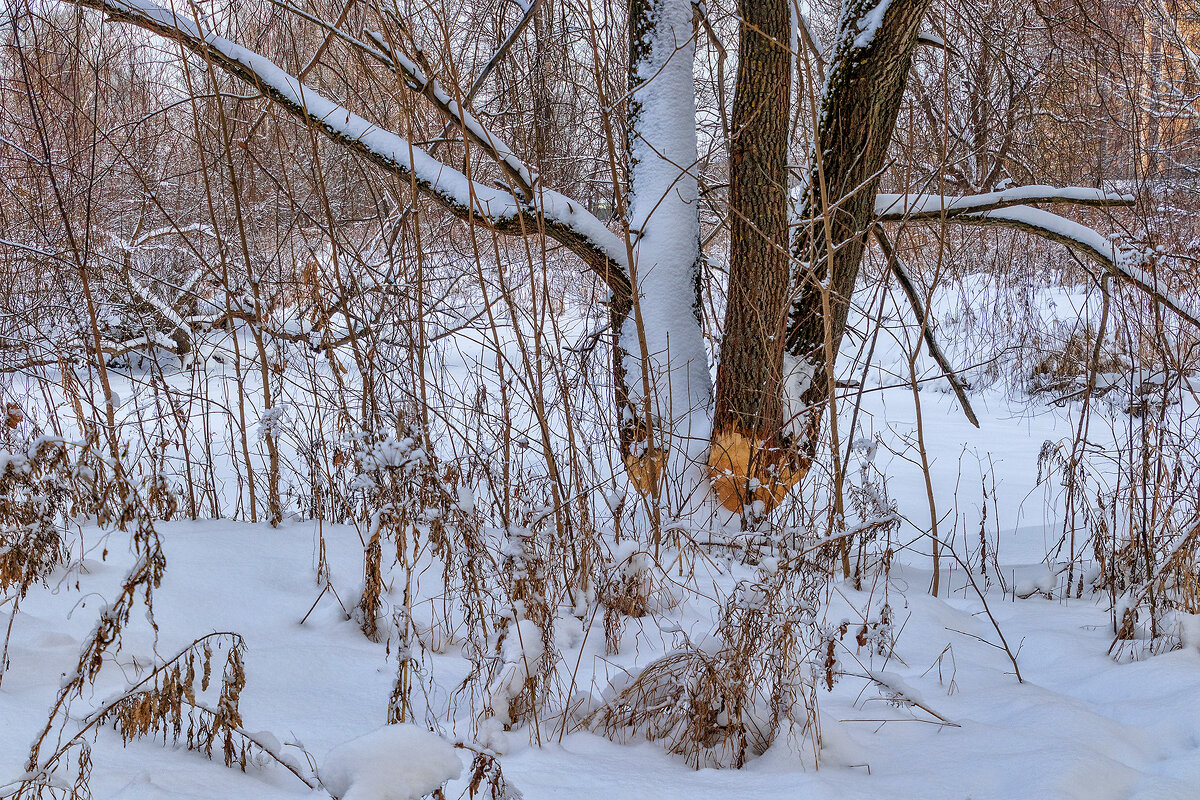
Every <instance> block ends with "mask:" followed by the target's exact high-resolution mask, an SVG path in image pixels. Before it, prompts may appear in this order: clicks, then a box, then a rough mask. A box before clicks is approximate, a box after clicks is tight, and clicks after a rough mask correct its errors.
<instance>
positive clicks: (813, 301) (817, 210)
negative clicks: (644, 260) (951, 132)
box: [784, 0, 929, 462]
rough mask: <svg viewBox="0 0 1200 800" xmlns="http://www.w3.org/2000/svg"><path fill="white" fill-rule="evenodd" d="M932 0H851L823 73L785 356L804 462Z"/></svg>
mask: <svg viewBox="0 0 1200 800" xmlns="http://www.w3.org/2000/svg"><path fill="white" fill-rule="evenodd" d="M928 8H929V0H890V2H889V0H850V2H848V3H847V5H846V7H845V9H844V11H843V16H842V21H841V24H840V26H839V31H838V43H837V45H836V50H835V53H834V57H833V60H832V64H831V67H830V74H829V76H828V79H827V81H826V85H827V89H826V92H825V96H824V98H823V100H822V105H821V110H820V115H819V118H818V126H817V132H816V149H815V151H814V153H813V154H812V161H811V164H810V166H809V173H808V187H807V191H806V193H805V200H804V203H803V207H802V210H801V214H800V219H801V225H800V227H799V229H798V231H797V234H796V238H795V241H794V242H793V253H794V255H795V258H796V274H795V277H794V281H793V285H794V289H793V294H794V299H793V301H792V307H791V310H790V313H789V317H788V325H787V338H786V352H787V354H788V358H785V364H786V367H785V375H784V383H785V390H784V394H785V403H784V405H785V409H784V415H785V420H784V423H785V426H788V427H789V428H790V434H791V436H792V442H791V444H792V446H793V447H794V448H796V451H797V453H798V454H799V457H800V458H801V459H802V460H803V461H805V462H807V461H809V460H811V458H812V455H813V453H814V452H815V448H816V444H817V440H818V436H819V433H820V426H821V418H822V416H823V415H824V410H825V408H826V405H827V403H828V401H829V397H830V392H831V387H832V376H831V375H830V374H829V367H830V366H831V365H832V364H833V362H834V360H835V358H836V355H837V351H838V347H839V345H840V344H841V340H842V335H843V333H844V332H845V329H846V316H847V313H848V311H849V308H850V295H851V293H852V292H853V291H854V284H855V281H856V280H857V278H858V270H859V265H860V263H861V262H862V256H863V252H864V249H865V246H866V238H867V235H868V233H869V232H870V229H871V223H872V220H873V217H874V206H875V195H876V192H877V191H878V188H879V179H880V176H881V174H882V172H883V169H884V167H885V159H886V156H887V149H888V145H889V143H890V141H891V138H892V133H893V131H894V130H895V127H896V117H897V115H898V114H899V111H900V101H901V97H902V96H903V94H904V89H905V86H906V84H907V80H908V72H909V69H910V68H911V66H912V56H913V50H914V49H915V47H916V44H917V36H918V34H919V33H920V27H921V21H922V19H923V17H924V16H925V12H926V10H927V9H928Z"/></svg>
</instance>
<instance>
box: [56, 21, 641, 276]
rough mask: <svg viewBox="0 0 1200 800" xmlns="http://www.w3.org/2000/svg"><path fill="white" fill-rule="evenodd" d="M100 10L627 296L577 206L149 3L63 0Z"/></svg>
mask: <svg viewBox="0 0 1200 800" xmlns="http://www.w3.org/2000/svg"><path fill="white" fill-rule="evenodd" d="M69 2H71V3H73V4H75V5H80V6H86V7H88V8H94V9H97V10H100V11H104V12H106V13H107V14H108V16H109V17H110V18H112V19H114V20H116V21H120V22H128V23H131V24H133V25H136V26H138V27H140V28H144V29H145V30H148V31H151V32H152V33H155V34H158V35H159V36H162V37H163V38H165V39H169V40H171V41H174V42H177V43H178V44H180V45H182V46H183V47H184V48H186V49H187V50H190V51H191V52H193V53H195V54H196V55H199V56H201V57H203V58H204V59H205V60H206V61H208V62H209V63H211V64H213V65H215V66H217V67H219V68H221V69H222V70H224V71H225V72H228V73H229V74H231V75H234V76H235V77H237V78H239V79H241V80H243V81H245V82H246V83H248V84H250V85H251V86H254V87H256V88H257V89H258V90H259V91H261V92H262V93H263V94H264V95H266V96H267V97H269V98H270V99H271V100H273V101H275V102H276V103H277V104H279V105H280V106H282V107H283V108H285V109H286V110H287V111H288V112H290V113H291V114H292V115H293V116H295V117H297V118H299V119H300V120H302V121H303V122H305V123H306V124H308V125H312V126H314V127H315V128H317V129H319V130H320V131H322V132H323V133H324V134H325V135H326V136H328V137H329V138H330V139H332V140H334V141H335V142H337V143H338V144H340V145H342V146H344V147H346V148H347V149H350V150H353V151H355V152H357V153H359V154H361V155H363V156H365V157H366V158H367V159H369V160H370V161H372V162H374V163H375V164H377V165H378V166H380V167H382V168H383V169H385V170H387V171H388V172H391V173H392V174H394V175H397V176H399V177H401V178H403V179H405V180H411V181H412V182H413V183H414V184H415V185H416V186H417V188H418V189H420V190H421V191H422V192H423V193H425V194H426V195H427V196H429V197H430V198H432V199H433V200H435V201H436V202H438V203H439V204H440V205H442V206H443V207H444V208H446V209H447V210H449V211H450V212H452V213H453V214H455V215H457V216H459V217H462V218H464V219H468V220H471V221H473V222H477V223H479V224H482V225H484V226H485V227H487V228H489V229H490V230H493V231H495V232H497V233H503V234H510V235H521V236H527V235H529V234H531V233H534V232H543V233H545V235H547V236H549V237H550V238H552V239H554V240H555V241H557V242H559V243H561V244H562V245H564V246H565V247H567V248H568V249H569V250H571V251H572V252H573V253H575V254H576V255H578V256H579V257H580V258H581V259H583V261H584V262H585V263H587V264H588V266H589V267H591V269H592V270H593V271H594V272H596V273H597V274H598V275H600V277H601V278H603V279H604V280H605V282H606V283H607V284H608V286H609V288H610V289H612V290H613V292H614V294H615V295H617V296H622V295H624V296H627V295H628V294H629V291H630V290H629V278H628V271H627V269H626V264H625V262H626V260H627V255H626V248H625V244H624V242H623V241H622V240H621V238H620V237H618V236H617V235H616V234H614V233H613V232H612V231H610V230H608V228H607V227H605V226H604V223H602V222H601V221H600V220H599V219H597V218H596V217H595V215H593V214H591V213H589V212H588V211H587V210H586V209H585V208H583V207H582V206H581V205H580V204H579V203H577V202H575V201H573V200H570V199H568V198H567V197H565V196H563V195H561V194H558V193H557V192H553V191H549V190H545V189H540V188H539V190H538V192H537V193H536V196H534V197H528V198H517V197H515V196H514V195H513V194H512V193H511V192H508V191H504V190H501V189H497V188H495V187H492V186H488V185H486V184H482V183H479V182H477V181H473V180H471V179H470V178H468V177H467V176H466V175H464V174H463V173H462V172H460V171H458V170H456V169H453V168H452V167H450V166H448V165H446V164H443V163H442V162H440V161H438V160H437V159H435V158H433V157H432V156H430V155H429V154H428V153H426V152H425V151H424V150H421V149H420V148H418V147H416V146H414V145H413V144H411V143H410V142H408V141H407V140H406V139H403V138H401V137H400V136H398V135H396V134H394V133H392V132H390V131H386V130H383V129H381V128H379V127H377V126H375V125H374V124H372V123H370V122H368V121H367V120H365V119H363V118H362V117H360V116H358V115H357V114H354V113H353V112H351V111H349V110H348V109H346V108H345V107H343V106H341V105H339V104H337V103H335V102H333V101H332V100H329V99H328V98H326V97H325V96H324V95H322V94H320V93H319V92H317V91H316V90H314V89H312V88H311V87H309V86H306V85H305V84H304V83H302V82H300V81H298V80H297V79H296V78H295V77H293V76H292V75H289V74H288V73H287V72H285V71H284V70H282V69H281V68H280V67H278V66H277V65H276V64H275V63H274V62H272V61H270V60H269V59H267V58H265V57H264V56H261V55H259V54H258V53H255V52H253V51H251V50H248V49H246V48H243V47H241V46H239V45H237V44H234V43H233V42H231V41H229V40H227V39H224V38H222V37H220V36H218V35H217V34H215V33H213V32H212V31H210V30H207V29H205V28H202V27H201V26H200V25H199V24H198V23H196V22H195V21H193V20H191V19H188V18H187V17H184V16H181V15H179V14H177V13H176V12H175V11H174V10H172V9H168V8H163V7H162V6H159V5H156V4H155V3H152V2H149V0H69Z"/></svg>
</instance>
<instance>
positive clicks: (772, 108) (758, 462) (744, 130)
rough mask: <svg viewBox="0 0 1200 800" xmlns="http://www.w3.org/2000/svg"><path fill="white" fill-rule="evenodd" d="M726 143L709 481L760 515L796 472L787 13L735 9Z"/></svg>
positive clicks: (733, 505)
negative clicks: (788, 380)
mask: <svg viewBox="0 0 1200 800" xmlns="http://www.w3.org/2000/svg"><path fill="white" fill-rule="evenodd" d="M738 8H739V11H740V14H741V17H742V19H741V29H740V33H739V41H738V70H737V88H736V93H735V94H734V100H733V116H732V120H731V128H732V130H731V132H730V134H731V138H730V143H729V212H730V215H729V216H730V247H729V293H728V305H727V306H726V310H725V328H724V338H723V339H722V342H721V360H720V365H719V366H718V368H717V386H716V407H715V409H714V415H713V436H712V448H711V450H710V452H709V461H708V463H709V477H710V479H711V481H712V485H713V490H714V492H715V493H716V495H717V497H718V499H719V500H720V501H721V503H722V504H723V505H724V506H725V507H726V508H728V509H730V510H735V511H736V510H740V509H742V508H743V507H745V506H747V505H749V504H750V503H752V502H754V501H758V502H761V503H762V504H763V508H762V510H763V511H769V510H770V509H771V508H772V507H774V505H775V504H776V503H777V502H778V501H779V500H780V499H782V497H783V495H784V494H785V493H786V492H787V489H788V488H789V487H790V486H791V484H792V483H793V482H794V481H793V475H796V471H795V469H794V468H793V465H792V464H791V458H790V456H789V451H788V450H787V448H786V447H784V446H783V444H784V443H783V442H782V441H781V431H782V426H783V409H782V402H781V379H782V374H781V373H782V367H783V344H784V340H783V333H784V324H785V321H786V318H787V309H788V297H789V291H790V288H791V286H790V283H791V279H790V261H791V259H790V254H789V248H788V228H787V224H788V215H787V212H788V197H787V184H788V171H787V150H788V147H787V146H788V122H789V109H790V106H791V97H790V94H791V92H790V89H791V65H792V54H791V50H790V47H789V40H790V37H791V7H790V3H789V2H788V0H740V2H739V4H738Z"/></svg>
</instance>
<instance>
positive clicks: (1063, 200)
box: [875, 186, 1135, 222]
mask: <svg viewBox="0 0 1200 800" xmlns="http://www.w3.org/2000/svg"><path fill="white" fill-rule="evenodd" d="M1134 202H1135V199H1134V197H1133V195H1130V194H1116V193H1113V192H1105V191H1103V190H1101V189H1091V188H1087V187H1082V186H1068V187H1065V188H1058V187H1054V186H1019V187H1016V188H1014V189H1004V190H1003V191H999V192H986V193H984V194H969V195H957V196H955V195H939V194H883V193H880V194H878V195H876V196H875V218H876V220H877V221H878V222H905V221H911V222H916V221H920V220H939V219H947V218H953V217H958V216H961V215H963V214H981V213H983V212H985V211H995V210H997V209H1001V208H1011V207H1013V206H1024V205H1030V204H1033V203H1057V204H1069V205H1074V206H1093V207H1099V208H1112V207H1126V206H1132V205H1133V204H1134Z"/></svg>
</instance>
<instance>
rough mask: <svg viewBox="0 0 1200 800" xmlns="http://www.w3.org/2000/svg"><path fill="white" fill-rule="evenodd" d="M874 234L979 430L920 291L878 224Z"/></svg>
mask: <svg viewBox="0 0 1200 800" xmlns="http://www.w3.org/2000/svg"><path fill="white" fill-rule="evenodd" d="M873 232H874V234H875V239H876V241H878V242H879V247H880V249H881V250H883V255H884V257H885V258H886V259H887V263H888V269H890V270H891V272H892V274H893V275H895V276H896V280H897V281H899V282H900V287H901V288H902V289H904V294H905V296H906V297H908V302H909V304H910V305H912V309H913V313H914V314H916V315H917V319H918V320H919V321H920V323H921V336H922V337H923V338H924V339H925V345H926V346H927V347H928V348H929V355H930V356H931V357H932V358H933V360H934V361H936V362H937V365H938V367H939V368H940V369H941V370H942V374H943V375H945V376H946V380H947V381H949V382H950V388H952V389H953V390H954V396H955V397H957V398H958V402H959V405H961V406H962V410H963V413H964V414H966V416H967V419H968V420H970V422H971V424H972V425H974V426H975V427H976V428H978V427H979V417H977V416H975V409H973V408H971V401H970V400H968V399H967V385H966V382H965V381H963V379H962V378H961V377H959V374H958V373H957V372H955V370H954V369H953V368H952V367H951V366H950V360H949V359H948V358H946V355H945V353H943V352H942V348H941V345H940V344H938V340H937V336H935V335H934V332H933V325H932V324H931V320H930V319H929V317H928V315H927V312H926V310H925V305H924V303H922V302H921V297H920V295H918V294H917V287H916V286H915V285H914V284H913V281H912V277H911V276H910V275H909V274H908V270H907V269H905V267H904V264H903V263H902V262H901V261H900V256H899V255H897V253H896V249H895V248H894V247H892V243H891V242H890V241H888V238H887V234H886V233H884V231H883V226H881V225H879V224H878V223H876V224H875V226H874V228H873Z"/></svg>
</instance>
